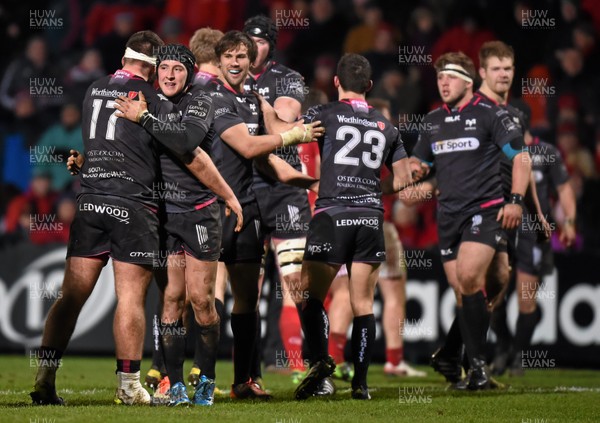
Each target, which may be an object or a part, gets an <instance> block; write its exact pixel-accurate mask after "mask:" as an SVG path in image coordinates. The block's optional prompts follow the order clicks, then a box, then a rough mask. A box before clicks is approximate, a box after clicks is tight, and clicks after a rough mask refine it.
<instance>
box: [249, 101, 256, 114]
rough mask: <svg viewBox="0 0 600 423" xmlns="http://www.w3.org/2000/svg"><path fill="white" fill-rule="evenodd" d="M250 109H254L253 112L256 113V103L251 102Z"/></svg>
mask: <svg viewBox="0 0 600 423" xmlns="http://www.w3.org/2000/svg"><path fill="white" fill-rule="evenodd" d="M250 110H252V112H253V113H252V114H253V115H255V114H256V113H254V112H256V104H253V103H250Z"/></svg>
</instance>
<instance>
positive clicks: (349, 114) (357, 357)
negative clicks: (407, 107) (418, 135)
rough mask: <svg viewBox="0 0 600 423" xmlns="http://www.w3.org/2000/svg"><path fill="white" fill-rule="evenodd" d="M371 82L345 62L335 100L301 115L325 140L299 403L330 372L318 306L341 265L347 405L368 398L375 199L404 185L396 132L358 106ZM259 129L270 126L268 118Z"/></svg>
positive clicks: (378, 206) (381, 253)
mask: <svg viewBox="0 0 600 423" xmlns="http://www.w3.org/2000/svg"><path fill="white" fill-rule="evenodd" d="M370 77H371V66H370V64H369V62H368V61H367V60H366V59H365V58H364V57H362V56H359V55H356V54H347V55H345V56H344V57H342V59H341V60H340V62H339V63H338V69H337V75H336V76H335V78H334V84H335V86H336V88H337V89H338V93H339V101H336V102H332V103H329V104H326V105H321V106H316V107H312V108H310V109H309V110H308V111H307V112H306V114H305V115H303V118H304V119H305V121H308V122H311V121H315V120H317V119H318V120H320V121H322V122H323V124H324V125H325V126H326V128H327V134H326V135H325V136H324V137H322V138H320V139H319V150H320V152H321V160H322V161H321V179H320V182H319V198H318V200H317V203H316V208H315V216H314V217H313V219H312V220H311V222H310V227H309V232H308V237H307V241H306V249H305V252H304V261H303V264H302V286H303V287H306V293H307V297H305V298H308V299H307V300H305V301H303V304H302V321H303V328H304V330H305V337H306V342H307V343H308V347H309V351H310V361H311V368H310V370H309V373H308V374H307V376H306V377H305V378H304V380H303V381H302V383H301V384H300V385H299V386H298V388H297V389H296V392H295V396H296V399H300V400H301V399H306V398H308V397H309V396H312V395H314V394H315V393H316V392H317V390H318V389H319V386H320V385H321V383H322V381H323V380H324V379H325V378H327V377H329V376H331V374H332V373H333V371H334V369H335V363H334V362H333V359H332V358H331V357H330V356H329V355H328V335H329V334H328V332H329V329H328V326H329V322H328V318H327V314H326V313H325V310H324V308H323V301H324V299H325V296H326V295H327V291H328V290H329V286H330V285H331V282H332V281H333V279H334V278H335V275H336V274H337V272H338V270H339V269H340V267H341V266H342V265H343V264H346V266H347V267H348V274H349V275H350V280H349V288H350V298H351V306H352V311H353V314H354V321H353V332H352V355H353V361H354V369H355V373H354V377H353V379H352V398H355V399H370V395H369V390H368V386H367V371H368V367H369V362H370V359H371V351H372V348H373V343H374V341H375V318H374V315H373V294H374V289H375V283H376V281H377V277H378V270H379V265H380V264H381V262H383V261H384V260H385V247H384V239H383V229H382V227H383V205H382V202H381V194H382V191H383V192H385V193H391V192H393V191H399V190H400V189H401V188H402V187H403V186H405V185H407V184H408V183H409V182H410V179H411V178H410V173H409V170H408V160H407V158H406V152H405V151H404V146H403V144H402V141H401V139H400V134H399V132H398V130H397V129H396V128H394V126H393V125H392V124H391V123H390V122H389V121H388V120H386V119H385V118H384V117H383V115H381V113H380V112H378V111H377V110H375V109H374V108H372V107H370V106H369V105H368V104H367V102H366V100H365V93H366V91H367V90H368V89H369V88H370V87H371V83H372V82H371V80H370ZM265 122H266V123H267V125H268V127H269V125H271V122H270V119H267V117H265ZM269 129H270V130H275V126H272V127H270V128H269ZM384 164H385V165H386V166H387V167H388V168H390V169H391V170H392V171H393V178H389V179H388V180H385V181H384V182H383V183H381V182H380V172H381V167H382V166H383V165H384ZM302 295H303V294H302Z"/></svg>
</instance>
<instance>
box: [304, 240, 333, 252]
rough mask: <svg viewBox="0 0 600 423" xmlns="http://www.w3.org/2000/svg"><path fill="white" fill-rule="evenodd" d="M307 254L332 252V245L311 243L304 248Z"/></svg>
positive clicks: (328, 243)
mask: <svg viewBox="0 0 600 423" xmlns="http://www.w3.org/2000/svg"><path fill="white" fill-rule="evenodd" d="M306 250H307V251H308V253H309V254H319V253H328V252H330V251H331V250H333V245H331V243H330V242H323V243H321V242H311V243H310V244H308V245H307V246H306Z"/></svg>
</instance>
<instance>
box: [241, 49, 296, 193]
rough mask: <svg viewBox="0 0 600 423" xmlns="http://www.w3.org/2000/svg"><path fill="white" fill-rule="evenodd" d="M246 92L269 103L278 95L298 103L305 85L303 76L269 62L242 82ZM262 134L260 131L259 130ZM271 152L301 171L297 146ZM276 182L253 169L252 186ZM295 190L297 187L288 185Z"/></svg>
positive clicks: (256, 186)
mask: <svg viewBox="0 0 600 423" xmlns="http://www.w3.org/2000/svg"><path fill="white" fill-rule="evenodd" d="M244 90H245V91H246V92H248V93H249V92H251V91H256V92H258V93H259V94H260V95H262V96H263V97H264V98H265V100H266V101H267V102H268V103H269V104H270V105H271V106H274V105H275V100H277V99H278V98H279V97H290V98H293V99H295V100H298V101H299V102H300V104H302V103H303V102H304V97H305V90H306V86H305V84H304V78H303V77H302V75H300V74H299V73H298V72H296V71H295V70H292V69H290V68H288V67H287V66H284V65H282V64H280V63H277V62H273V61H271V62H269V64H268V65H267V67H266V69H265V71H264V72H263V73H261V74H260V75H258V77H257V78H256V79H254V78H253V77H252V76H251V75H248V79H246V82H245V84H244ZM261 134H262V132H261ZM273 154H275V155H276V156H278V157H280V158H282V159H283V160H285V161H286V162H287V163H288V164H290V165H291V166H292V167H293V168H294V169H296V170H298V171H302V162H301V161H300V156H299V155H298V147H297V146H295V145H290V146H287V147H284V146H282V147H277V148H276V149H275V150H274V151H273ZM275 183H277V182H276V181H273V180H272V179H270V178H268V177H266V176H264V175H262V174H261V173H260V172H258V170H256V169H255V170H254V187H255V188H264V187H268V186H270V185H273V184H275ZM289 188H290V189H291V190H293V191H296V190H298V188H295V187H291V186H290V187H289Z"/></svg>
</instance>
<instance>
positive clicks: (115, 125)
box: [80, 70, 174, 206]
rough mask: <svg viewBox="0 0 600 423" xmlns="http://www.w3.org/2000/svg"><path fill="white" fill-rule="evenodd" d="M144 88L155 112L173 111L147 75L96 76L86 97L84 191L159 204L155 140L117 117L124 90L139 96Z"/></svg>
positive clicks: (149, 103) (84, 105)
mask: <svg viewBox="0 0 600 423" xmlns="http://www.w3.org/2000/svg"><path fill="white" fill-rule="evenodd" d="M139 91H142V92H143V93H144V96H145V97H146V101H147V103H148V111H149V112H150V113H152V114H153V115H168V114H169V113H173V112H174V108H173V105H172V103H170V102H167V101H161V99H159V97H158V96H157V93H156V92H155V91H154V89H153V88H152V86H151V85H150V84H149V83H148V82H146V81H145V80H144V79H142V78H140V77H139V76H136V75H134V74H132V73H130V72H128V71H125V70H118V71H117V72H115V74H114V75H109V76H105V77H103V78H100V79H99V80H97V81H95V82H93V83H92V84H91V85H90V87H89V88H88V90H87V92H86V95H85V98H84V100H83V110H82V124H81V126H82V132H83V145H84V153H85V157H86V161H85V163H84V165H83V167H82V169H81V172H80V180H81V194H87V193H91V194H101V195H116V196H120V197H126V198H130V199H133V200H137V201H140V202H142V203H144V204H147V205H151V206H155V205H156V203H157V199H156V198H155V196H154V195H153V192H152V189H153V184H154V183H155V182H156V181H157V176H158V172H159V166H158V153H157V149H156V148H155V147H156V145H155V142H156V141H155V140H154V139H153V137H152V136H151V135H150V134H149V133H148V132H147V131H146V130H145V129H144V128H142V127H141V126H140V125H138V124H136V123H133V122H130V121H128V120H126V119H124V118H117V117H116V115H115V113H116V112H117V109H115V108H114V105H115V100H116V99H117V98H118V97H119V96H126V97H127V96H128V97H129V98H133V99H136V98H137V97H138V92H139Z"/></svg>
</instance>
